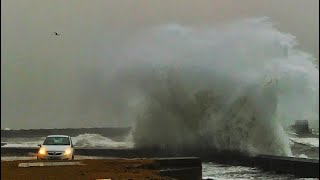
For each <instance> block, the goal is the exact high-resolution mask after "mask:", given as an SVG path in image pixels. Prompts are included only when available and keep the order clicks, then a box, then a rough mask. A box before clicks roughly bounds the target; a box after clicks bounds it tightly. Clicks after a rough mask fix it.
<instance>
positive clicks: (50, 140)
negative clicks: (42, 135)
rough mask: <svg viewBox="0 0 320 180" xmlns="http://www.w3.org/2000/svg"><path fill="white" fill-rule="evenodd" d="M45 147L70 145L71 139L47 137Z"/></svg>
mask: <svg viewBox="0 0 320 180" xmlns="http://www.w3.org/2000/svg"><path fill="white" fill-rule="evenodd" d="M43 145H70V140H69V137H47V138H46V139H45V140H44V142H43Z"/></svg>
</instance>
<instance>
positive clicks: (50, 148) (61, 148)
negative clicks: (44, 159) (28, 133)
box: [41, 145, 70, 151]
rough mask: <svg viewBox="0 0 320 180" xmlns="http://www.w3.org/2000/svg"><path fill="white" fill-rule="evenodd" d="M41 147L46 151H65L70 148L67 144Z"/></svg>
mask: <svg viewBox="0 0 320 180" xmlns="http://www.w3.org/2000/svg"><path fill="white" fill-rule="evenodd" d="M41 147H43V148H45V149H46V151H65V150H66V149H67V148H70V146H69V145H42V146H41Z"/></svg>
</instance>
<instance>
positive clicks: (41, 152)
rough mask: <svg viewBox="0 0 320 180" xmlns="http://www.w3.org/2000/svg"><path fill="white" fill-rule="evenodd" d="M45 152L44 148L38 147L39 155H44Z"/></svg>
mask: <svg viewBox="0 0 320 180" xmlns="http://www.w3.org/2000/svg"><path fill="white" fill-rule="evenodd" d="M46 153H47V151H46V149H45V148H43V147H42V148H40V149H39V154H41V155H45V154H46Z"/></svg>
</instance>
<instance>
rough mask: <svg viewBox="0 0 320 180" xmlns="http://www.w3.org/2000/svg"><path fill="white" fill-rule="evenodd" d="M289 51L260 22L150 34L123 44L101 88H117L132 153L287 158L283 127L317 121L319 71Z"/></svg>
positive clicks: (169, 28) (283, 39) (289, 42)
mask: <svg viewBox="0 0 320 180" xmlns="http://www.w3.org/2000/svg"><path fill="white" fill-rule="evenodd" d="M295 45H296V42H295V38H294V37H293V36H291V35H290V34H286V33H282V32H279V31H278V30H277V29H275V28H274V27H273V25H272V23H270V22H269V20H268V18H256V19H245V20H242V21H238V22H234V23H231V24H227V25H223V26H219V27H210V26H206V27H198V28H194V27H185V26H183V25H179V24H168V25H163V26H159V27H154V28H150V29H148V30H146V31H143V32H142V33H141V34H138V35H136V36H135V37H134V38H132V39H131V40H130V42H129V43H128V48H127V49H126V50H125V51H124V52H123V53H122V54H123V57H122V58H120V59H123V60H122V61H121V62H120V63H118V64H117V65H116V66H115V71H114V72H115V73H114V76H113V77H112V79H111V83H112V84H113V85H112V86H109V87H113V88H116V89H117V87H119V86H117V84H118V85H120V84H121V88H122V90H121V92H120V93H119V94H118V95H117V96H121V97H126V99H127V101H128V106H127V108H128V109H127V112H130V114H131V115H130V116H131V117H132V118H134V119H136V123H135V125H134V127H135V129H134V132H133V141H134V143H135V146H136V147H154V146H164V147H171V148H174V149H176V150H183V149H184V148H195V147H197V148H209V147H210V148H215V149H218V150H226V149H227V150H238V151H245V152H250V153H264V154H276V155H291V150H290V146H289V140H288V137H287V135H286V134H285V132H284V130H283V127H286V126H287V125H289V124H290V123H292V122H293V121H294V120H296V119H309V120H316V121H318V119H319V117H318V114H319V112H318V110H317V109H318V105H319V103H318V96H319V94H318V90H319V79H318V72H319V70H318V68H317V67H316V66H315V65H314V64H313V62H314V59H313V57H312V56H310V55H308V54H306V53H304V52H302V51H300V50H299V49H296V48H295ZM124 84H125V86H124Z"/></svg>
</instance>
